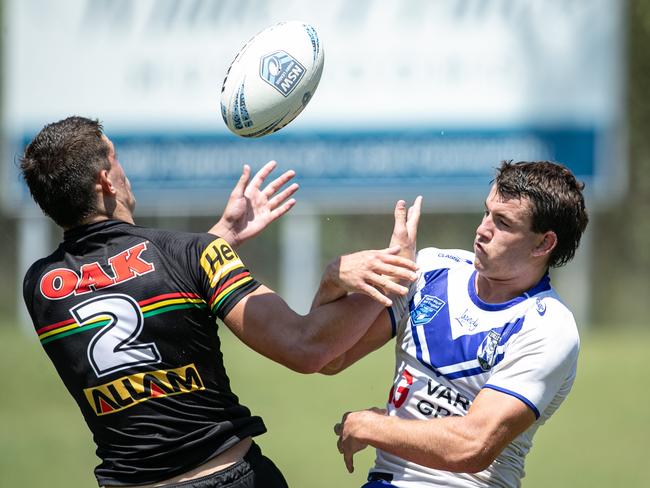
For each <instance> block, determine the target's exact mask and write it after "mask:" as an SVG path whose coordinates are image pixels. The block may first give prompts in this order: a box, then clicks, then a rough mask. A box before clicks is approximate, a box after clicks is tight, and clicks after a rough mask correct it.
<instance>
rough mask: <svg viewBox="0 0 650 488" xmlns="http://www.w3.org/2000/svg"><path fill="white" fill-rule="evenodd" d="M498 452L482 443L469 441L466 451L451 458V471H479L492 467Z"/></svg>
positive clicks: (449, 468)
mask: <svg viewBox="0 0 650 488" xmlns="http://www.w3.org/2000/svg"><path fill="white" fill-rule="evenodd" d="M497 455H498V453H496V452H494V451H493V450H491V449H490V448H489V447H486V446H485V445H484V444H481V443H468V445H467V446H466V449H465V450H464V452H463V453H462V454H461V455H460V456H458V457H457V458H456V459H453V460H450V466H449V467H448V470H449V471H453V472H456V473H478V472H479V471H484V470H486V469H487V468H489V467H490V465H491V464H492V463H493V462H494V460H495V459H496V457H497Z"/></svg>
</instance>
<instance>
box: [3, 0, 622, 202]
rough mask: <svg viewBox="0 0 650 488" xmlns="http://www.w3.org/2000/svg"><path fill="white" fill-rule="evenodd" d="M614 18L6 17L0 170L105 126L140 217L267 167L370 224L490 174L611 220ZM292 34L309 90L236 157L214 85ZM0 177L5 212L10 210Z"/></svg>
mask: <svg viewBox="0 0 650 488" xmlns="http://www.w3.org/2000/svg"><path fill="white" fill-rule="evenodd" d="M623 14H624V12H623V2H619V1H617V0H591V1H589V2H585V1H583V0H524V1H520V2H519V1H518V2H512V1H510V0H493V1H489V2H486V1H485V0H446V1H431V0H410V1H408V2H405V1H403V0H359V1H355V2H349V1H344V0H332V1H330V2H301V1H298V0H294V1H289V0H224V1H220V2H214V1H211V0H199V1H194V2H182V1H171V0H165V1H155V0H141V1H138V2H133V1H130V0H60V1H58V2H47V1H44V0H43V1H38V0H8V1H6V2H5V15H4V19H3V22H4V26H3V28H4V32H6V36H5V53H6V56H5V66H4V73H5V100H4V106H5V113H4V117H5V123H4V127H5V128H6V130H7V131H8V134H7V135H8V139H7V140H8V141H9V142H10V150H11V152H12V154H10V155H9V161H13V160H14V159H15V156H16V154H18V153H20V151H21V150H22V147H23V144H24V142H25V141H28V140H29V139H30V138H31V137H32V136H33V135H34V134H35V133H36V132H37V131H38V130H39V129H40V128H41V127H42V126H43V125H45V124H46V123H49V122H52V121H55V120H59V119H62V118H65V117H66V116H68V115H72V114H78V115H84V116H88V117H93V118H99V119H100V120H102V121H103V122H104V125H105V129H106V132H107V134H108V135H109V137H111V138H112V139H113V140H114V142H115V143H116V146H117V150H118V155H119V158H120V161H121V162H122V164H123V165H124V167H125V169H126V171H127V173H128V174H129V176H130V178H131V180H132V182H133V185H134V187H135V190H136V193H137V195H138V197H139V198H138V201H139V209H140V211H141V212H148V211H154V208H156V207H158V206H159V205H160V202H161V201H165V200H167V201H172V200H173V201H179V200H180V201H183V202H187V203H188V205H191V206H192V208H193V209H194V210H196V209H197V208H200V207H201V206H204V207H209V208H214V204H215V201H217V202H219V201H220V199H221V198H222V194H225V192H226V191H227V190H228V189H229V188H230V187H231V186H232V184H233V183H234V181H235V178H236V177H237V176H238V175H239V173H240V171H241V166H242V164H243V163H250V164H252V165H253V166H254V167H259V166H260V165H261V164H263V163H264V162H266V161H267V160H269V159H276V160H278V162H279V163H280V166H281V167H282V168H284V169H288V168H294V169H296V170H297V172H298V181H299V182H300V183H301V184H302V186H303V191H302V192H301V194H300V198H301V200H302V201H306V202H311V203H312V204H313V206H314V207H315V208H317V209H318V208H321V209H333V210H340V211H359V210H361V209H362V207H363V210H364V211H373V210H376V211H383V210H386V209H391V208H392V207H391V205H388V206H387V205H386V204H387V203H388V200H390V201H391V202H392V200H393V198H394V195H397V196H401V197H406V198H410V197H411V196H414V195H415V194H417V193H421V192H425V196H427V197H428V198H426V199H425V202H426V203H427V205H429V207H430V208H429V210H431V209H433V208H434V207H435V206H439V205H447V206H451V207H456V206H457V205H461V206H468V205H469V206H478V205H481V202H482V198H483V197H484V193H485V192H486V188H487V187H488V185H489V181H490V179H491V178H492V174H493V169H494V167H495V166H497V165H498V164H499V161H500V160H502V159H513V160H522V159H527V160H537V159H552V160H558V161H561V162H563V163H565V164H567V165H568V166H570V167H571V168H572V169H573V170H574V171H575V172H576V173H577V174H578V175H579V176H580V177H581V178H582V179H584V180H586V181H587V183H588V188H591V191H592V194H593V195H595V196H597V197H600V198H601V199H602V201H603V202H609V201H613V200H614V199H615V197H616V196H617V195H618V194H620V193H621V192H622V191H623V189H624V187H623V181H624V180H625V168H626V161H625V160H624V159H623V155H624V153H625V151H624V148H623V146H622V142H621V141H622V138H621V137H620V133H621V131H622V121H623V120H624V113H623V86H624V81H625V80H624V78H623V73H624V66H623V60H624V59H625V55H624V53H623V38H624V25H623V18H624V15H623ZM293 19H300V20H304V21H307V22H309V23H310V24H313V25H314V26H315V27H316V28H317V30H318V32H319V35H320V37H321V40H322V43H323V46H324V50H325V68H324V71H323V75H322V78H321V83H320V86H319V88H318V90H317V91H316V93H315V95H314V97H313V99H312V101H311V102H310V104H309V106H308V107H307V109H306V110H305V111H304V112H303V113H302V114H300V116H299V117H298V118H297V119H296V120H295V121H293V122H292V123H291V124H290V125H289V126H288V127H286V128H284V129H282V130H281V131H280V132H278V133H276V134H273V135H270V136H266V137H264V138H261V139H259V140H248V139H240V138H238V137H237V136H234V135H232V134H230V133H229V132H228V131H227V129H226V127H225V125H224V124H223V121H222V120H221V115H220V113H219V92H220V87H221V82H222V80H223V78H224V76H225V73H226V70H227V68H228V65H229V64H230V62H231V61H232V59H233V57H234V56H235V54H236V52H237V51H238V50H239V48H240V47H241V46H242V45H243V44H244V43H245V42H246V41H247V40H248V39H249V38H250V37H252V36H253V35H254V34H256V33H257V32H259V31H261V30H262V29H264V28H265V27H267V26H268V25H271V24H273V23H275V22H278V21H281V20H293ZM5 169H7V170H8V172H7V173H6V174H5V178H4V181H5V182H6V183H8V188H7V189H6V191H4V192H3V195H4V203H5V204H6V205H7V206H8V207H10V208H11V207H13V208H20V207H21V206H22V205H24V204H25V203H27V202H28V198H27V195H26V193H25V191H24V188H22V187H21V185H20V183H19V178H18V175H17V171H16V167H15V165H9V166H8V167H7V168H5ZM364 196H367V197H368V198H367V199H366V198H362V197H364ZM429 196H430V197H429ZM360 202H361V203H360Z"/></svg>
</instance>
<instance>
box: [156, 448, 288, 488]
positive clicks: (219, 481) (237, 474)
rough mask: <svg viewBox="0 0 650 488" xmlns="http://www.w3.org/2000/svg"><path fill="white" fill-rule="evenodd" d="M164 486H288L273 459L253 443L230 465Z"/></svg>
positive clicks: (245, 487) (269, 487)
mask: <svg viewBox="0 0 650 488" xmlns="http://www.w3.org/2000/svg"><path fill="white" fill-rule="evenodd" d="M165 488H288V485H287V482H286V480H285V479H284V476H282V473H281V472H280V470H279V469H278V468H277V466H276V465H275V464H273V461H271V460H270V459H269V458H267V457H266V456H264V455H263V454H262V451H261V450H260V448H259V446H258V445H257V444H255V443H253V444H252V445H251V448H250V449H249V450H248V452H247V453H246V455H245V456H244V459H242V460H241V461H239V462H236V463H235V464H233V465H232V466H229V467H228V468H226V469H222V470H221V471H217V472H216V473H212V474H209V475H207V476H202V477H201V478H196V479H193V480H188V481H183V482H181V483H175V484H173V485H167V486H166V487H165Z"/></svg>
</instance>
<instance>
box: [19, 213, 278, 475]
mask: <svg viewBox="0 0 650 488" xmlns="http://www.w3.org/2000/svg"><path fill="white" fill-rule="evenodd" d="M258 286H259V283H258V282H257V281H255V280H254V279H253V277H252V276H251V275H250V273H249V271H248V270H247V269H246V268H245V267H244V265H243V263H242V262H241V260H240V259H239V257H238V256H237V254H236V253H235V252H234V251H233V250H232V248H231V247H230V246H229V245H228V243H227V242H226V241H224V240H223V239H220V238H217V237H215V236H213V235H210V234H190V233H181V232H170V231H163V230H157V229H147V228H143V227H138V226H135V225H131V224H127V223H125V222H120V221H104V222H99V223H95V224H90V225H86V226H82V227H79V228H76V229H73V230H71V231H67V232H66V233H65V235H64V241H63V242H62V243H61V245H60V246H59V247H58V249H57V250H56V251H55V252H54V253H53V254H52V255H50V256H49V257H47V258H44V259H41V260H40V261H37V262H36V263H35V264H34V265H33V266H32V267H31V268H30V269H29V271H28V272H27V275H26V276H25V281H24V289H23V293H24V298H25V303H26V304H27V308H28V310H29V313H30V315H31V317H32V321H33V322H34V326H35V328H36V332H37V333H38V336H39V338H40V341H41V344H42V345H43V347H44V349H45V351H46V352H47V354H48V356H49V357H50V359H51V360H52V362H53V363H54V366H55V367H56V369H57V371H58V373H59V375H60V376H61V378H62V379H63V382H64V383H65V385H66V387H67V388H68V390H69V391H70V393H71V394H72V396H73V397H74V398H75V400H76V401H77V404H78V405H79V408H80V409H81V412H82V413H83V416H84V418H85V420H86V423H87V424H88V426H89V427H90V430H91V431H92V433H93V436H94V440H95V442H96V444H97V455H98V456H99V458H100V459H101V461H102V462H101V464H100V465H99V466H97V468H96V469H95V475H96V477H97V480H98V482H99V483H100V484H106V485H132V484H145V483H152V482H155V481H160V480H163V479H166V478H169V477H172V476H174V475H177V474H179V473H182V472H185V471H187V470H189V469H192V468H193V467H195V466H198V465H200V464H202V463H204V462H205V461H207V460H209V459H210V458H212V457H214V456H216V455H218V454H220V453H221V452H223V451H225V450H226V449H228V448H230V447H232V446H233V445H234V444H236V443H237V442H239V441H240V440H241V439H243V438H245V437H247V436H256V435H259V434H262V433H264V432H265V431H266V428H265V426H264V423H263V422H262V419H261V418H259V417H256V416H251V413H250V411H249V410H248V408H246V407H244V406H242V405H240V403H239V400H238V398H237V396H236V395H235V394H234V393H233V392H232V391H231V389H230V382H229V380H228V376H227V375H226V371H225V368H224V365H223V357H222V354H221V351H220V341H219V336H218V335H217V328H218V326H217V323H216V318H217V317H218V318H223V317H224V316H225V315H226V314H227V313H228V312H229V311H230V310H231V309H232V307H233V306H234V305H235V304H236V303H237V302H238V301H239V300H241V299H242V298H243V297H244V296H245V295H247V294H248V293H250V292H251V291H253V290H255V289H256V288H257V287H258Z"/></svg>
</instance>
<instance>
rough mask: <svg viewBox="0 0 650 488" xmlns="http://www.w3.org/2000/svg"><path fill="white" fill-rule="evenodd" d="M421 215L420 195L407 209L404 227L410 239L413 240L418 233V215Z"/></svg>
mask: <svg viewBox="0 0 650 488" xmlns="http://www.w3.org/2000/svg"><path fill="white" fill-rule="evenodd" d="M421 213H422V195H418V197H417V198H416V199H415V202H413V206H412V207H411V208H409V211H408V218H407V222H406V227H407V230H408V234H409V236H410V237H411V238H415V236H416V234H417V231H418V224H419V222H420V215H421Z"/></svg>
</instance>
